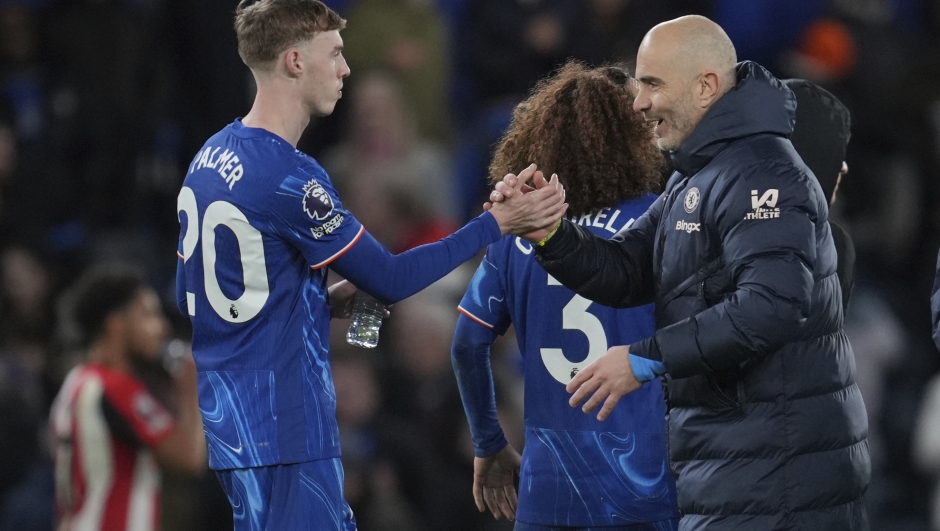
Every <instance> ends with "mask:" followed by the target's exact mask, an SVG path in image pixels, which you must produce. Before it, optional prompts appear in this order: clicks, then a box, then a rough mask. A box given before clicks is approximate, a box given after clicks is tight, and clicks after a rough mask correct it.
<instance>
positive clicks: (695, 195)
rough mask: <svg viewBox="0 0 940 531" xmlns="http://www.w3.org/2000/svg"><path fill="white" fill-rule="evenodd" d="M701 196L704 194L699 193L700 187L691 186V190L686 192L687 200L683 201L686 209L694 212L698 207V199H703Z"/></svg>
mask: <svg viewBox="0 0 940 531" xmlns="http://www.w3.org/2000/svg"><path fill="white" fill-rule="evenodd" d="M701 197H702V194H701V193H699V191H698V188H695V187H692V188H689V191H688V192H686V193H685V201H684V202H683V206H684V207H685V211H686V212H688V213H689V214H691V213H692V212H694V211H695V209H696V207H698V201H699V199H701Z"/></svg>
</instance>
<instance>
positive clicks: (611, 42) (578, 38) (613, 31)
mask: <svg viewBox="0 0 940 531" xmlns="http://www.w3.org/2000/svg"><path fill="white" fill-rule="evenodd" d="M575 5H576V6H578V7H579V8H580V9H579V11H578V16H577V22H576V23H575V28H574V31H573V33H572V40H573V45H572V50H571V54H572V56H574V57H575V58H577V59H579V60H582V61H586V62H587V63H589V64H590V65H593V66H600V65H602V64H605V63H626V64H629V65H632V64H633V63H634V62H636V52H637V49H638V48H639V47H640V41H642V40H643V36H644V35H646V32H647V31H649V29H650V28H652V27H653V26H655V25H656V24H658V23H660V22H662V21H664V20H670V19H673V18H676V17H678V16H681V15H687V14H689V11H687V10H685V9H683V8H682V7H683V6H681V5H680V3H679V2H658V1H654V0H585V1H582V2H575Z"/></svg>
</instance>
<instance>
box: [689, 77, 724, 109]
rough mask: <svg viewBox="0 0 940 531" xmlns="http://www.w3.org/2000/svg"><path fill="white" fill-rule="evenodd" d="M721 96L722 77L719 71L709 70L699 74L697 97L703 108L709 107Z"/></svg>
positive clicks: (696, 89) (696, 88)
mask: <svg viewBox="0 0 940 531" xmlns="http://www.w3.org/2000/svg"><path fill="white" fill-rule="evenodd" d="M720 96H721V77H720V76H719V75H718V73H717V72H713V71H708V72H705V73H704V74H702V75H701V76H699V78H698V82H697V85H696V87H695V97H696V99H697V100H698V104H699V106H700V107H702V108H703V109H707V108H709V107H711V106H712V104H713V103H715V100H717V99H718V98H719V97H720Z"/></svg>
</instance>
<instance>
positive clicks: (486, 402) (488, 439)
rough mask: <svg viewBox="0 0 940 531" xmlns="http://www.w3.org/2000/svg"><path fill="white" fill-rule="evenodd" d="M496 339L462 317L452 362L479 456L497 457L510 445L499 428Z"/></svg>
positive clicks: (474, 445) (491, 333)
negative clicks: (494, 368) (494, 362)
mask: <svg viewBox="0 0 940 531" xmlns="http://www.w3.org/2000/svg"><path fill="white" fill-rule="evenodd" d="M494 339H495V334H494V333H493V332H492V330H489V329H487V328H484V327H483V326H481V325H479V324H477V323H474V322H473V321H471V320H470V319H469V318H467V317H466V316H464V315H461V316H460V318H459V319H458V321H457V329H456V331H455V333H454V344H453V347H452V348H451V362H452V363H453V365H454V374H455V375H456V377H457V386H458V387H459V389H460V398H461V400H462V401H463V406H464V412H465V413H466V414H467V420H468V421H469V423H470V435H471V439H472V440H473V447H474V451H475V453H476V456H477V457H488V456H491V455H493V454H496V453H497V452H499V451H500V450H502V449H503V448H505V447H506V445H507V444H508V443H507V442H506V437H505V436H504V435H503V430H502V428H501V427H500V425H499V416H498V414H497V410H496V390H495V386H494V383H493V372H492V370H491V368H490V345H491V344H492V343H493V340H494Z"/></svg>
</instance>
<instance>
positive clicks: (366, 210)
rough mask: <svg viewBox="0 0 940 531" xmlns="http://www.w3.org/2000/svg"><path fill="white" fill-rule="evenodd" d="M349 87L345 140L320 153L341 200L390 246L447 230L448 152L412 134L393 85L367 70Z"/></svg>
mask: <svg viewBox="0 0 940 531" xmlns="http://www.w3.org/2000/svg"><path fill="white" fill-rule="evenodd" d="M350 92H351V95H350V100H351V101H350V103H349V105H350V107H351V109H350V113H351V115H350V123H349V133H348V135H347V138H346V140H344V141H342V142H340V143H339V144H338V145H336V146H334V147H333V148H332V149H331V150H330V151H329V152H327V153H326V155H325V156H324V157H323V166H324V167H325V168H326V170H327V171H329V172H330V175H332V177H333V180H334V182H335V184H336V187H337V189H338V190H339V192H340V194H341V195H342V196H343V197H345V198H347V199H346V203H345V206H346V207H347V208H349V210H350V211H351V212H353V213H354V214H355V215H356V218H357V219H358V220H359V221H361V222H362V224H363V225H364V226H365V227H366V228H368V229H369V232H370V233H372V235H373V236H375V238H376V239H377V240H379V241H380V242H382V243H383V244H384V245H385V246H386V247H388V248H389V249H390V250H392V252H401V251H403V250H406V249H409V248H411V247H414V246H416V245H419V244H422V243H428V242H432V241H437V240H438V239H440V238H443V237H444V236H447V235H448V234H450V233H451V232H452V231H453V230H454V229H456V228H457V227H456V225H455V223H454V219H453V207H452V204H453V203H452V197H453V194H452V192H451V185H452V181H451V175H450V169H449V164H448V159H447V154H446V152H445V151H444V150H443V148H442V147H441V146H440V144H438V143H435V142H431V141H427V140H425V139H424V138H422V137H420V136H419V135H418V133H417V131H416V129H415V126H414V119H413V115H412V113H411V110H410V108H409V107H408V106H407V104H406V102H405V100H404V99H403V97H402V93H401V90H400V89H399V85H398V84H397V83H396V82H395V81H394V79H393V78H392V77H389V76H387V75H384V74H381V73H378V72H374V73H372V74H364V75H362V77H361V78H360V79H359V80H358V81H357V82H356V84H355V85H353V88H352V90H351V91H350Z"/></svg>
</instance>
